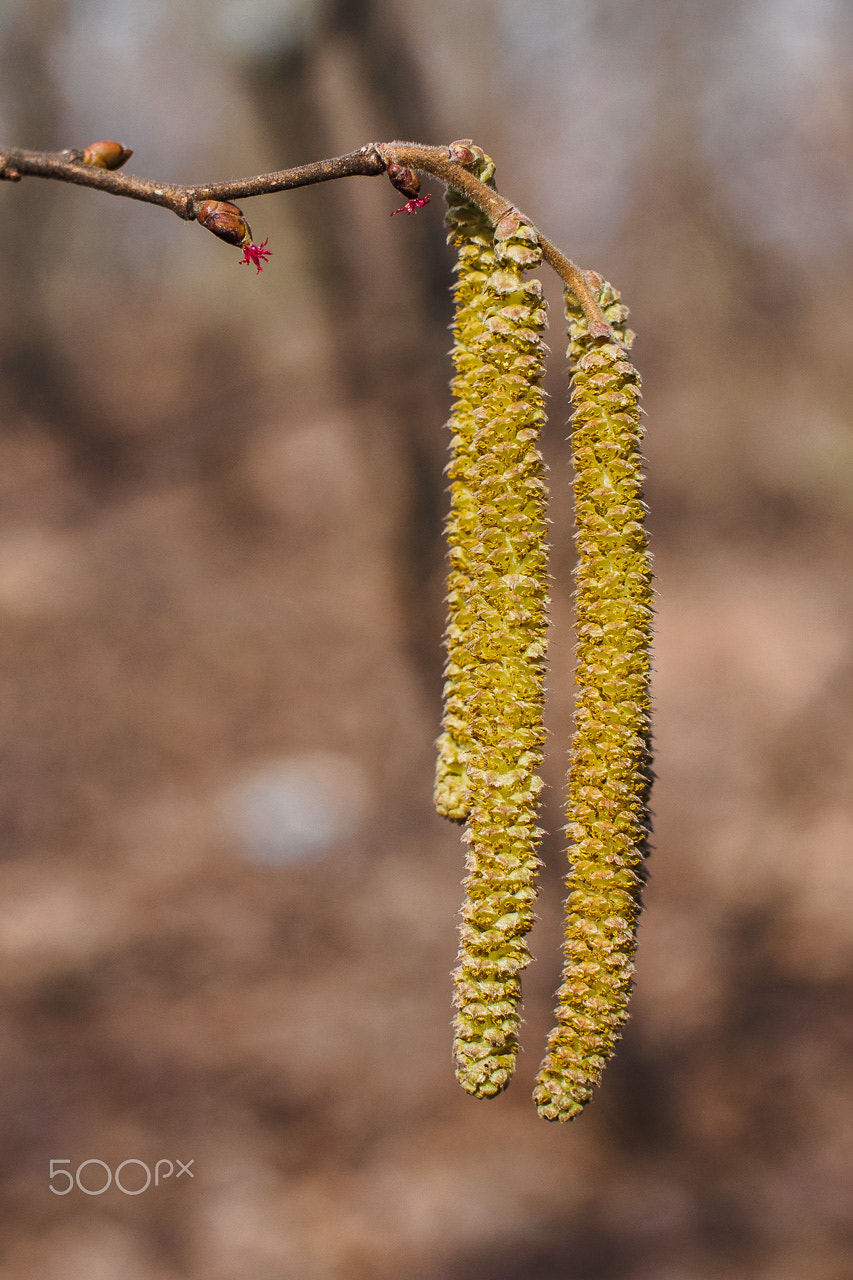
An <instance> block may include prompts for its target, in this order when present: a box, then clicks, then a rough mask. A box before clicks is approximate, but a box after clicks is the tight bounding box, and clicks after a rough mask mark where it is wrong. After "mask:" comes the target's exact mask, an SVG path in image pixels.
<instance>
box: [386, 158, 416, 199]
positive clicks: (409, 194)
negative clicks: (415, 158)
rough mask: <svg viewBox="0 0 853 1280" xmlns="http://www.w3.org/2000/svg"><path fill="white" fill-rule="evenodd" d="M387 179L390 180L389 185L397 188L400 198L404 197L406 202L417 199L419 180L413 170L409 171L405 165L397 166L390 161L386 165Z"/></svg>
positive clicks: (394, 162)
mask: <svg viewBox="0 0 853 1280" xmlns="http://www.w3.org/2000/svg"><path fill="white" fill-rule="evenodd" d="M388 177H389V178H390V179H391V185H392V186H393V187H396V188H397V190H398V191H399V192H400V195H401V196H405V197H406V199H407V200H414V199H416V198H417V195H418V192H419V191H420V189H421V180H420V178H419V177H418V175H417V174H416V173H415V171H414V169H409V168H407V167H406V165H403V164H397V162H396V161H395V160H392V161H391V163H390V164H389V165H388Z"/></svg>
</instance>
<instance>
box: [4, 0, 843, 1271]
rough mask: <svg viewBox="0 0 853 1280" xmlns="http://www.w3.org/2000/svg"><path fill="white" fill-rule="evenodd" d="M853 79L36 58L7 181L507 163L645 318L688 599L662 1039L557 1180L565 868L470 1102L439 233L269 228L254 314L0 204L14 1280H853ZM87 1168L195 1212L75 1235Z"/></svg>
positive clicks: (562, 680) (109, 244) (253, 57)
mask: <svg viewBox="0 0 853 1280" xmlns="http://www.w3.org/2000/svg"><path fill="white" fill-rule="evenodd" d="M850 27H851V11H850V6H849V5H847V4H845V3H844V2H843V0H835V2H832V0H822V2H821V3H819V4H818V3H809V4H806V3H805V0H761V2H760V3H755V4H750V5H739V4H735V3H734V2H733V0H727V2H726V3H722V4H714V5H711V4H709V3H700V2H699V0H691V2H690V3H679V4H673V3H671V2H670V0H648V2H646V3H642V4H637V3H636V2H634V3H631V2H630V0H583V2H581V3H577V4H571V5H566V4H564V3H562V2H561V0H527V2H526V3H521V0H499V2H498V3H492V2H491V0H489V2H487V0H471V3H469V4H465V5H451V4H450V3H449V0H429V3H427V0H414V2H410V3H403V2H402V0H384V2H380V0H373V3H369V2H368V0H361V2H360V3H356V2H354V0H353V2H351V3H346V2H345V0H337V2H333V0H328V2H327V3H323V4H320V3H313V4H312V3H310V0H304V2H303V3H301V4H298V3H295V0H294V2H293V3H290V4H284V3H280V2H278V0H277V2H276V3H272V0H270V2H269V3H264V2H263V0H253V2H252V3H249V2H248V0H244V2H243V3H239V4H238V3H237V2H236V0H234V2H231V0H219V3H215V4H214V3H210V2H209V0H207V2H204V3H203V2H202V0H194V2H190V0H180V2H177V0H173V2H172V3H165V0H150V3H145V4H141V5H140V4H131V3H129V0H122V2H121V3H120V2H119V0H26V2H25V0H7V3H5V4H3V5H0V142H2V143H9V144H10V145H16V144H17V145H24V146H30V147H43V148H54V147H56V148H60V147H64V146H72V145H85V144H86V143H88V142H91V141H93V140H94V139H96V138H103V137H116V138H118V139H119V140H120V141H121V142H122V143H124V144H125V145H126V146H128V147H132V148H133V150H134V156H133V159H132V161H131V162H130V166H129V167H130V168H132V169H133V170H134V171H136V172H139V173H144V174H145V175H146V176H151V177H162V178H163V179H164V180H169V179H172V180H175V181H203V180H206V179H214V178H224V177H229V176H235V175H237V174H239V173H250V172H257V171H261V170H265V169H269V168H276V167H280V166H282V165H285V164H289V163H296V162H299V161H304V160H310V159H316V158H318V157H320V156H323V155H331V154H335V153H339V152H343V151H347V150H350V149H352V148H354V147H357V146H360V145H361V144H363V143H364V142H367V141H370V140H372V139H381V138H391V137H394V136H397V137H399V136H402V137H418V138H420V139H422V140H424V141H428V142H438V141H442V140H447V141H449V140H451V139H453V138H458V137H474V138H475V139H476V140H477V142H479V143H480V144H481V145H483V146H485V147H486V149H487V150H488V151H489V152H490V154H492V155H494V156H495V158H496V160H497V162H498V175H499V181H500V186H501V189H502V190H503V191H504V192H505V193H506V194H508V195H510V196H511V198H512V199H513V200H515V201H516V202H517V203H518V205H519V206H520V207H521V208H522V209H523V210H524V211H525V212H527V213H528V214H529V215H530V216H531V217H533V218H534V220H536V221H537V222H538V223H540V225H541V226H542V229H543V230H544V231H545V232H546V234H548V235H549V236H550V237H551V238H552V239H553V240H555V241H556V242H557V243H559V244H560V245H561V246H562V247H564V248H565V249H566V251H567V252H568V253H569V254H571V255H572V256H573V257H574V258H575V259H576V260H577V261H579V262H581V263H582V264H583V265H584V266H588V267H592V268H596V269H598V270H600V271H602V272H603V273H604V274H606V276H607V277H608V278H609V279H612V280H613V281H614V283H615V284H616V285H618V287H619V288H620V291H621V292H622V295H623V297H624V298H625V301H626V302H627V303H628V305H629V306H630V308H631V319H632V325H633V327H635V328H636V329H637V331H638V333H639V338H638V340H637V343H636V345H635V347H634V352H633V354H634V358H635V360H636V363H637V365H638V367H639V369H640V370H641V372H642V374H643V384H644V403H645V407H646V411H647V414H648V417H647V420H646V426H647V436H646V451H647V455H648V459H649V466H648V472H649V478H648V486H647V496H648V499H649V502H650V506H651V509H652V515H651V521H650V527H651V532H652V543H653V550H654V552H655V556H656V567H657V572H658V590H659V601H658V603H659V617H658V633H657V642H656V656H655V666H656V675H655V689H654V692H655V707H656V722H655V725H656V727H655V732H656V745H657V761H656V769H657V773H658V782H657V784H656V788H655V792H654V797H653V803H654V807H655V810H656V814H657V819H656V834H655V837H654V846H655V847H654V853H653V856H652V859H651V862H650V872H651V877H652V878H651V881H650V884H649V886H648V888H647V891H646V901H647V912H646V916H645V920H644V923H643V925H642V926H641V929H640V944H639V952H638V973H637V989H636V992H635V996H634V1002H633V1007H634V1015H633V1018H632V1021H631V1022H630V1023H629V1024H628V1027H627V1030H626V1033H625V1036H624V1038H623V1040H622V1041H621V1044H620V1049H619V1051H618V1053H617V1055H616V1058H615V1060H614V1062H613V1064H612V1065H611V1067H610V1068H609V1070H608V1073H607V1077H606V1079H605V1082H604V1083H603V1085H602V1087H601V1089H600V1091H599V1094H598V1097H597V1098H596V1099H595V1101H594V1102H593V1104H592V1105H591V1106H590V1107H589V1108H588V1109H587V1111H586V1112H585V1113H584V1116H583V1117H582V1118H581V1119H580V1120H578V1121H576V1122H575V1123H574V1124H573V1125H571V1126H569V1127H560V1128H559V1130H557V1129H556V1127H554V1126H548V1125H544V1124H542V1122H541V1121H539V1120H538V1119H537V1118H536V1114H535V1110H534V1108H533V1106H532V1104H531V1101H530V1096H529V1094H530V1090H531V1088H532V1084H533V1076H534V1073H535V1070H536V1065H537V1063H538V1061H539V1058H540V1055H541V1049H542V1046H543V1045H544V1041H545V1035H546V1032H547V1029H548V1027H549V1025H550V1023H551V1017H552V996H553V990H554V987H555V986H556V984H557V981H558V975H559V937H560V915H561V911H560V904H559V893H560V881H561V878H562V873H563V858H564V854H563V851H562V849H561V848H560V846H559V844H558V843H557V842H556V841H554V842H551V843H547V844H546V846H545V848H544V850H543V853H544V856H545V859H546V863H547V865H546V872H545V885H544V888H543V894H542V897H541V899H540V908H541V913H542V920H541V922H540V923H539V924H538V925H537V927H536V929H535V930H534V932H533V934H532V935H531V944H532V950H533V953H534V955H535V956H536V957H537V963H535V964H534V965H532V966H531V968H530V969H529V970H528V971H527V982H526V988H525V996H526V1006H525V1018H526V1022H525V1025H524V1026H523V1027H522V1030H521V1041H522V1044H523V1046H524V1048H525V1050H526V1052H525V1054H524V1056H523V1058H522V1060H521V1062H520V1064H519V1068H518V1070H517V1073H516V1079H515V1081H514V1082H513V1085H512V1087H511V1088H510V1089H509V1090H508V1091H507V1093H506V1094H505V1095H502V1096H501V1097H500V1098H499V1099H497V1100H495V1101H494V1102H490V1103H488V1104H485V1103H481V1102H475V1101H473V1100H471V1099H469V1098H468V1097H466V1096H465V1095H463V1094H462V1092H461V1091H460V1090H459V1089H458V1087H457V1086H456V1084H455V1082H454V1080H453V1073H452V1067H451V1064H450V1061H449V1058H450V1051H449V1046H450V1031H449V1021H450V1012H449V1010H450V979H449V976H448V974H449V970H450V968H451V966H452V964H453V958H454V953H455V918H454V917H455V912H456V909H457V905H458V898H459V880H460V879H461V877H462V874H463V853H462V848H461V846H460V844H459V838H458V834H457V833H456V832H454V830H452V829H451V828H450V827H449V826H447V824H443V823H441V822H440V820H439V819H437V818H436V817H435V816H434V815H433V814H432V813H431V803H430V802H431V790H432V769H433V762H432V758H431V743H432V739H433V737H434V735H435V734H436V733H437V730H438V715H439V695H440V684H441V680H440V666H441V648H440V634H441V627H442V620H441V614H442V608H441V596H442V577H443V568H444V566H443V559H442V557H443V553H442V549H441V545H440V532H441V524H442V518H443V514H444V510H445V505H446V494H445V492H444V487H445V484H446V479H445V477H444V476H443V475H442V467H443V465H444V461H445V458H444V449H445V444H446V440H445V438H444V434H445V433H444V432H443V431H442V427H441V424H442V422H443V420H444V418H445V417H446V415H447V412H448V409H449V393H448V391H447V380H448V378H449V375H450V368H449V361H448V360H447V358H446V350H447V347H448V346H449V345H450V339H449V336H448V334H447V325H448V324H449V322H450V318H451V302H450V295H449V286H450V280H451V274H450V266H451V256H450V254H449V252H448V250H447V249H446V246H445V245H444V229H443V227H442V225H441V219H440V216H439V212H438V211H439V210H440V208H441V203H440V201H437V200H435V199H433V202H432V204H431V205H430V206H429V208H428V209H425V210H422V211H421V213H419V215H418V217H417V218H411V219H410V218H394V219H393V220H392V219H391V218H389V216H388V215H389V213H390V211H391V210H392V209H393V208H395V207H396V205H397V204H398V203H399V201H398V200H397V197H396V194H395V193H394V192H393V191H392V190H391V188H390V187H389V186H388V184H387V182H385V181H384V180H380V181H367V180H359V181H353V182H349V183H338V184H333V185H330V186H327V187H325V188H320V189H312V190H304V191H297V192H293V193H290V194H288V195H281V196H276V197H270V198H265V199H263V200H261V201H257V202H251V203H250V205H249V208H248V210H247V213H248V216H249V218H250V221H251V224H252V229H253V231H254V233H255V235H256V238H259V239H260V240H263V239H264V238H265V237H266V236H269V238H270V248H271V249H272V250H273V252H274V255H275V256H274V257H273V259H272V261H271V263H270V265H269V267H268V269H267V270H265V271H264V273H263V275H262V276H261V277H256V275H255V273H254V272H253V271H245V270H239V269H238V267H237V263H238V260H239V253H238V251H237V250H231V249H229V248H227V247H226V246H224V245H222V244H220V243H219V242H217V241H216V240H215V239H214V237H212V236H209V235H207V234H206V233H205V232H203V231H202V229H201V228H199V227H198V226H197V225H195V226H194V225H192V224H184V223H182V222H180V221H178V220H177V219H173V218H171V217H170V216H168V215H166V214H165V213H164V212H162V211H161V210H157V209H152V208H148V207H144V206H135V205H133V204H132V203H131V202H129V201H118V200H110V199H107V198H105V197H103V196H101V195H99V194H97V193H94V192H90V191H83V190H78V189H73V188H64V187H62V186H60V185H59V184H52V183H46V182H38V181H36V180H30V181H26V182H22V183H20V184H16V185H12V184H9V185H5V184H4V185H3V186H0V229H1V230H2V234H1V235H0V281H2V284H0V415H2V426H3V429H2V434H0V705H2V713H3V714H2V717H0V725H1V726H2V727H0V824H2V825H0V836H2V861H1V862H0V1003H2V1008H0V1014H1V1015H2V1020H3V1033H2V1036H0V1064H1V1065H2V1076H0V1079H2V1082H3V1089H2V1093H0V1136H2V1141H0V1171H2V1175H3V1184H2V1189H0V1196H2V1205H0V1208H2V1216H3V1221H4V1224H5V1225H4V1239H3V1243H2V1246H0V1280H13V1278H14V1280H19V1278H20V1277H21V1276H27V1277H39V1278H41V1277H44V1280H54V1278H58V1277H59V1276H62V1277H63V1278H64V1277H67V1276H71V1275H74V1276H76V1275H78V1274H79V1275H85V1276H86V1277H87V1280H91V1277H97V1276H100V1275H104V1276H107V1275H109V1276H114V1275H122V1276H123V1277H127V1278H129V1280H137V1278H139V1280H173V1278H174V1277H185V1276H186V1277H192V1278H193V1280H195V1278H196V1277H199V1280H201V1277H204V1280H210V1277H216V1278H217V1280H218V1278H219V1277H221V1278H222V1280H231V1278H232V1277H233V1278H234V1280H244V1278H245V1277H248V1276H251V1277H253V1280H254V1277H267V1276H270V1277H272V1276H275V1277H278V1276H295V1277H299V1280H350V1278H353V1280H362V1278H364V1280H367V1277H370V1280H376V1278H377V1277H379V1278H381V1277H385V1276H387V1277H389V1278H390V1277H394V1278H395V1280H401V1278H407V1280H408V1278H411V1280H439V1277H440V1278H441V1280H480V1278H481V1277H483V1278H485V1277H489V1280H550V1278H551V1277H557V1276H559V1277H560V1278H561V1280H564V1278H568V1280H574V1278H575V1277H576V1278H577V1280H663V1278H664V1277H666V1280H670V1278H673V1280H674V1277H676V1276H678V1277H679V1278H681V1277H689V1280H706V1278H707V1280H719V1277H721V1276H723V1277H727V1278H728V1277H732V1278H734V1277H737V1278H738V1280H740V1277H749V1280H803V1277H808V1278H809V1280H842V1277H843V1278H844V1280H846V1277H847V1276H849V1274H850V1273H851V1270H853V1235H852V1234H851V1215H850V1204H849V1186H850V1181H851V1173H853V1170H851V1165H853V1152H851V1147H850V1140H849V1136H848V1135H847V1131H846V1129H845V1125H844V1121H845V1118H846V1117H847V1116H849V1114H850V1110H851V1103H853V1099H851V1083H850V1081H851V1074H850V1069H849V1063H850V1057H851V1044H850V1026H851V1017H850V1012H851V1011H850V1008H849V1006H850V983H849V974H850V967H851V961H853V929H851V923H850V918H851V913H850V910H849V903H850V900H851V894H853V884H851V870H850V868H851V865H853V863H851V860H850V857H849V850H850V848H851V846H853V799H851V784H850V778H851V773H852V772H853V750H851V746H850V741H851V740H850V733H849V725H850V722H851V715H853V674H852V673H853V666H851V660H850V635H851V627H852V626H853V586H851V575H850V571H849V560H850V556H849V546H850V535H851V531H853V391H851V379H850V377H849V366H850V351H851V347H853V267H851V263H853V255H851V218H850V211H851V208H853V200H851V183H852V182H853V180H852V179H851V174H852V173H853V163H851V159H853V157H851V150H853V132H851V125H850V121H851V120H853V85H851V71H850V66H851V62H850V57H849V50H850V44H851V30H850ZM550 296H551V299H552V309H553V312H554V316H555V327H554V328H553V329H552V346H553V348H554V352H553V357H554V358H553V359H552V371H551V374H550V379H551V380H550V383H549V389H550V391H551V395H552V400H551V413H550V418H551V422H550V426H549V430H548V432H547V435H546V438H545V441H544V446H543V447H544V450H545V452H546V459H547V461H548V463H549V465H550V468H551V474H550V479H551V484H552V490H553V495H554V497H553V501H552V505H551V510H550V516H551V518H552V520H553V525H552V529H551V538H550V541H551V543H552V546H553V562H552V573H553V579H554V582H553V588H554V589H553V598H554V606H553V617H554V634H553V644H552V650H551V652H552V672H551V675H550V678H549V690H550V698H551V710H550V715H551V723H550V726H549V727H550V729H551V736H550V739H549V747H548V754H547V757H546V761H545V766H544V772H545V777H546V781H547V782H548V783H549V790H548V792H547V793H546V794H547V795H548V797H549V799H548V800H547V804H548V805H549V806H550V811H549V813H548V815H546V823H545V825H546V826H548V827H549V829H551V830H554V829H556V828H557V827H558V826H559V823H560V821H561V818H560V813H561V809H562V795H561V790H562V785H563V784H562V779H563V775H564V772H565V767H566V761H567V746H568V739H569V732H570V716H571V704H572V683H571V674H570V673H571V662H572V654H571V652H570V642H569V640H568V636H569V633H570V622H571V618H570V598H571V585H572V578H571V573H572V568H573V548H572V538H571V498H570V482H571V477H570V473H569V465H568V448H567V446H566V444H565V442H564V439H563V436H564V434H565V432H564V431H563V430H561V428H560V425H559V423H560V414H561V409H560V405H561V404H563V405H564V406H565V408H564V410H563V412H564V413H565V414H566V415H567V414H568V397H567V394H566V391H565V385H564V384H565V379H564V378H563V377H562V375H561V372H560V368H559V366H560V362H561V357H560V347H561V346H562V341H563V340H562V338H561V337H559V336H558V335H559V333H560V328H561V326H560V325H559V322H558V321H557V320H556V316H557V315H558V314H559V306H560V291H559V288H558V287H557V286H556V284H555V286H554V288H553V291H552V292H551V295H550ZM294 780H296V782H295V783H294ZM324 842H325V844H324ZM94 1158H97V1159H102V1160H104V1161H106V1162H108V1163H109V1164H110V1165H111V1166H112V1167H113V1168H115V1167H116V1166H117V1165H118V1164H119V1163H120V1162H121V1161H122V1160H126V1159H129V1158H138V1159H142V1160H146V1161H148V1162H149V1163H150V1164H151V1165H152V1167H153V1164H154V1162H155V1161H156V1160H158V1159H160V1158H164V1159H172V1160H174V1159H177V1158H180V1159H182V1160H187V1159H194V1161H195V1170H196V1177H195V1180H194V1181H193V1182H192V1183H190V1182H189V1180H188V1179H184V1180H182V1181H181V1182H172V1183H166V1184H165V1185H164V1186H162V1187H160V1188H158V1189H156V1190H155V1189H153V1188H152V1189H151V1190H150V1191H147V1192H146V1193H145V1194H143V1195H140V1196H138V1197H135V1198H134V1197H130V1196H124V1195H122V1194H121V1192H119V1191H117V1190H116V1189H115V1188H111V1189H110V1191H109V1192H106V1193H105V1194H104V1195H103V1196H101V1197H93V1196H85V1195H84V1194H83V1193H81V1192H78V1191H75V1192H74V1193H73V1194H71V1195H69V1196H68V1197H66V1198H64V1199H62V1198H58V1197H56V1196H53V1195H51V1194H50V1191H49V1186H48V1172H49V1163H50V1160H51V1159H68V1160H70V1161H71V1162H72V1167H74V1168H76V1166H77V1165H78V1164H80V1163H81V1162H82V1161H85V1160H88V1159H94ZM90 1185H91V1184H90Z"/></svg>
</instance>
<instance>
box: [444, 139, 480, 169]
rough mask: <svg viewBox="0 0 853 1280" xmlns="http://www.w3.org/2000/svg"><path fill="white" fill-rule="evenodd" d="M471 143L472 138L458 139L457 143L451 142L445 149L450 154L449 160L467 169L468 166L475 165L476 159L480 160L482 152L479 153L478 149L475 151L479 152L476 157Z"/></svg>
mask: <svg viewBox="0 0 853 1280" xmlns="http://www.w3.org/2000/svg"><path fill="white" fill-rule="evenodd" d="M472 142H473V139H472V138H460V139H459V141H458V142H451V143H450V146H449V147H448V148H447V150H448V151H449V152H450V158H451V160H455V161H456V163H457V164H461V165H465V166H466V167H467V166H468V165H472V164H476V162H477V160H478V159H482V156H483V153H482V151H480V148H479V147H478V148H477V151H479V152H480V154H479V156H478V155H477V152H475V151H473V150H472Z"/></svg>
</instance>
